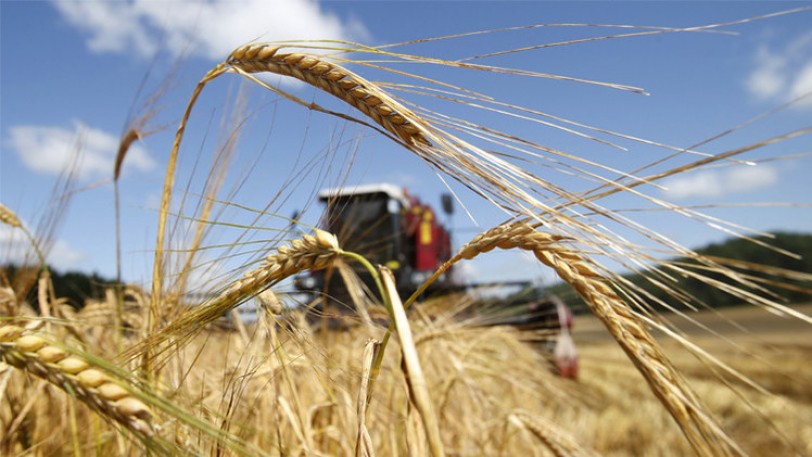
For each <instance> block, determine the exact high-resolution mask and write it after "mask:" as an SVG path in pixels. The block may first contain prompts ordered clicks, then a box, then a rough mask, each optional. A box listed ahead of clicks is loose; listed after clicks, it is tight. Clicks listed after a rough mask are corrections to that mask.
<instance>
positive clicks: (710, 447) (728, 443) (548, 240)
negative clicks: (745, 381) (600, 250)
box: [449, 222, 744, 456]
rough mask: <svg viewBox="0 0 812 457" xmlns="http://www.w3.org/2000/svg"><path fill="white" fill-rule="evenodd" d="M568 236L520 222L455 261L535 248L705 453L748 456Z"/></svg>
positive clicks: (485, 236) (476, 242)
mask: <svg viewBox="0 0 812 457" xmlns="http://www.w3.org/2000/svg"><path fill="white" fill-rule="evenodd" d="M563 239H564V237H560V236H556V235H550V234H547V233H543V232H538V231H536V230H535V229H533V227H531V226H530V225H528V224H525V223H521V222H514V223H510V224H504V225H501V226H497V227H495V228H493V229H491V230H488V231H486V232H483V233H482V234H480V235H478V236H476V237H475V238H474V239H473V240H471V242H469V243H468V244H466V245H465V246H463V247H462V249H461V250H460V252H459V254H457V256H455V258H454V259H452V260H451V261H450V262H449V263H451V262H454V261H457V260H459V259H471V258H473V257H475V256H476V255H478V254H480V253H482V252H488V251H490V250H493V249H495V248H497V247H498V248H501V249H513V248H519V249H524V250H528V251H532V252H533V253H534V254H535V256H536V258H537V259H538V260H539V261H541V262H542V263H544V264H545V265H547V266H549V267H550V268H552V269H553V270H554V271H555V272H556V274H558V276H559V277H560V278H561V279H562V280H563V281H564V282H566V283H567V284H569V285H570V286H571V287H572V288H573V289H575V291H576V292H578V294H579V295H581V297H583V298H584V301H586V303H587V304H588V305H589V307H590V309H591V310H592V313H594V314H595V315H596V316H597V317H598V318H599V319H600V320H601V322H603V324H604V326H605V327H606V328H607V329H608V330H609V332H610V333H611V334H612V336H613V337H614V338H615V340H616V341H617V342H618V344H619V345H620V346H621V348H623V350H624V352H626V355H627V356H628V357H629V358H630V359H631V361H632V362H633V363H634V365H635V366H636V367H637V369H638V371H640V373H641V374H642V375H643V377H645V379H646V381H647V382H648V384H649V387H650V388H651V390H652V391H653V392H654V394H655V395H656V396H657V398H659V400H660V402H661V403H662V404H663V405H664V406H665V408H666V409H667V410H668V412H669V413H670V414H671V416H672V417H673V418H674V419H675V420H676V421H677V423H678V424H679V426H680V428H681V429H682V431H683V434H684V435H685V437H686V438H687V439H688V441H689V442H690V443H691V445H692V446H693V448H694V450H695V451H696V452H697V453H698V454H699V455H706V456H728V455H743V454H744V452H743V451H742V450H741V449H740V448H739V447H738V446H737V445H736V444H735V443H734V442H733V441H732V440H731V439H730V438H729V437H728V436H727V435H726V434H725V433H724V431H722V430H721V428H719V426H718V425H717V424H716V423H715V422H714V421H713V419H711V418H710V416H709V415H708V414H707V413H706V412H705V411H704V410H703V407H702V406H701V404H700V402H699V400H698V397H697V396H696V394H695V393H694V392H693V391H692V389H691V388H690V386H689V385H688V384H687V382H686V381H685V380H684V379H683V378H682V376H680V375H679V372H678V371H677V370H676V368H675V367H674V366H673V365H672V364H671V362H670V360H669V359H668V357H666V355H665V354H664V353H663V351H662V349H660V346H659V345H658V344H657V342H656V341H655V340H654V338H653V337H652V336H651V334H650V333H649V332H648V330H646V328H645V326H644V325H643V324H642V323H641V321H640V319H638V318H637V317H636V316H635V314H634V313H633V311H632V309H631V308H630V307H629V306H628V305H627V304H626V303H625V302H624V301H623V299H622V298H620V296H618V294H617V293H616V292H615V291H614V290H613V289H612V287H610V284H611V282H610V281H609V280H607V279H606V278H604V277H603V276H602V275H601V274H600V273H598V272H597V271H596V269H595V268H594V267H593V266H592V265H591V264H590V263H589V262H588V261H587V260H585V259H584V257H583V256H581V255H580V254H578V253H577V252H575V251H573V250H572V249H570V248H568V247H566V246H564V245H563V244H562V243H561V241H562V240H563Z"/></svg>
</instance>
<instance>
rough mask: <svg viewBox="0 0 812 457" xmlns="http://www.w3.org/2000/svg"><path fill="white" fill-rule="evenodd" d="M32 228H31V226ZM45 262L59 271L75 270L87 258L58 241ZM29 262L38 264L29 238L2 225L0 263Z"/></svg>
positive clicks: (63, 242) (49, 251)
mask: <svg viewBox="0 0 812 457" xmlns="http://www.w3.org/2000/svg"><path fill="white" fill-rule="evenodd" d="M29 227H30V226H29ZM44 254H45V261H46V262H48V265H51V266H53V267H54V268H56V269H57V270H61V271H65V270H75V269H77V268H81V267H82V263H83V262H84V261H86V260H87V256H86V255H85V254H84V253H83V252H80V251H78V250H76V249H74V248H73V247H71V246H70V245H69V244H68V243H67V242H65V241H64V240H56V241H55V242H53V243H52V244H51V246H50V248H49V249H48V252H45V253H44ZM25 262H28V263H29V264H32V263H33V264H36V263H38V261H37V257H36V255H35V254H34V250H33V248H32V246H31V243H30V241H29V240H28V238H26V237H25V236H23V233H22V231H20V230H19V229H15V228H13V227H10V226H7V225H0V263H14V264H17V265H20V264H23V263H25Z"/></svg>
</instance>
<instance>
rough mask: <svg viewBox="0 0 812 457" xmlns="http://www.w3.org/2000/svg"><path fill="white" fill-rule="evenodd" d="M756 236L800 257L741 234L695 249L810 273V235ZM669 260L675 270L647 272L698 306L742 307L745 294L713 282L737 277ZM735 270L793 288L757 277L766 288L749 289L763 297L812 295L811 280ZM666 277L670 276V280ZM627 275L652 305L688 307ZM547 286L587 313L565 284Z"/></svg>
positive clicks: (787, 298) (643, 280) (732, 282)
mask: <svg viewBox="0 0 812 457" xmlns="http://www.w3.org/2000/svg"><path fill="white" fill-rule="evenodd" d="M758 240H760V241H763V242H764V243H766V244H769V245H770V246H773V247H775V248H777V249H779V250H785V251H789V252H792V253H794V254H797V255H799V256H800V258H793V257H790V256H788V255H786V254H783V253H781V252H776V250H774V249H769V248H766V247H764V246H759V245H758V244H756V243H754V242H752V241H748V240H743V239H740V238H734V239H730V240H727V241H725V242H722V243H716V244H711V245H709V246H706V247H704V248H701V249H697V250H696V252H697V253H699V254H703V255H706V256H711V257H718V258H724V259H733V260H739V261H744V262H749V263H753V264H759V265H766V266H770V267H776V268H781V269H784V270H790V271H794V272H801V273H807V274H812V235H805V234H795V233H775V234H774V238H772V239H770V238H767V237H761V238H758ZM668 263H669V264H671V265H673V266H674V268H668V267H659V268H657V269H652V270H649V271H648V272H646V276H648V277H650V278H656V280H658V281H660V282H661V283H663V284H665V285H667V286H669V287H671V288H672V289H675V290H676V291H678V292H679V293H681V294H684V296H685V297H691V301H692V302H693V303H694V304H700V305H702V304H704V305H707V306H710V307H724V306H733V305H738V304H741V303H743V302H744V300H743V298H742V297H739V296H736V295H733V294H730V293H728V292H725V291H724V290H721V289H720V288H719V287H717V285H714V283H713V282H712V281H719V282H722V283H725V284H730V285H738V286H739V287H742V286H741V285H740V284H738V283H737V282H736V281H735V280H733V279H731V278H729V277H726V276H725V275H722V274H719V273H714V272H712V271H709V270H707V269H705V268H704V267H703V266H702V265H700V264H698V263H697V262H696V261H693V260H690V259H687V258H677V259H671V260H670V261H669V262H668ZM675 268H684V269H686V270H687V271H689V272H693V273H696V274H701V275H703V276H706V277H708V278H710V279H711V282H709V281H702V280H699V279H696V278H694V277H691V275H690V274H685V273H681V272H679V271H677V270H676V269H675ZM731 268H732V269H733V270H734V271H736V272H740V273H742V274H743V275H747V276H748V277H755V278H761V279H764V280H769V281H776V282H781V283H785V284H787V285H788V286H789V287H780V286H777V285H774V284H767V283H763V282H755V280H753V281H754V284H758V286H759V287H763V288H764V290H762V291H757V290H753V289H751V291H752V292H755V293H757V295H759V296H762V297H765V298H768V299H773V300H777V301H783V302H787V303H797V302H804V301H809V300H810V299H812V282H811V281H801V280H798V279H790V278H784V277H780V276H776V275H771V274H766V273H760V272H757V271H753V270H752V269H749V268H746V267H744V266H742V267H732V266H731ZM666 275H667V276H668V277H670V278H671V279H668V278H667V277H666ZM623 277H624V278H626V279H627V280H628V281H630V282H632V283H634V284H635V285H637V286H639V287H640V288H642V289H643V290H645V291H646V292H647V293H649V294H651V295H652V296H653V297H654V298H652V297H644V298H645V302H646V303H647V304H648V305H649V306H651V307H652V308H654V309H658V310H662V309H664V308H666V307H667V306H670V307H674V308H677V309H685V305H684V304H683V303H682V302H681V300H680V299H679V298H678V297H676V296H674V295H672V294H668V293H667V292H666V291H664V290H663V289H662V287H659V286H657V285H656V284H654V283H652V282H651V281H650V280H648V279H646V278H645V277H644V276H643V275H642V274H626V275H623ZM674 280H676V282H674ZM547 290H548V292H549V293H551V294H556V295H558V296H559V297H561V298H562V299H563V300H564V301H565V302H567V304H569V305H570V307H572V308H573V309H574V310H577V311H586V309H587V308H586V305H585V304H584V303H583V301H582V300H581V299H580V297H578V296H577V294H576V293H575V292H574V291H573V290H572V289H571V288H570V287H569V286H568V285H567V284H563V283H559V284H555V285H553V286H552V287H550V288H548V289H547ZM773 294H774V295H773ZM658 300H659V301H658ZM666 305H667V306H666Z"/></svg>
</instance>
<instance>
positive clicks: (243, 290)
mask: <svg viewBox="0 0 812 457" xmlns="http://www.w3.org/2000/svg"><path fill="white" fill-rule="evenodd" d="M341 252H342V251H341V249H340V248H339V246H338V239H337V238H336V236H335V235H333V234H331V233H327V232H325V231H322V230H318V229H316V234H315V236H313V235H304V236H303V238H302V239H298V240H293V242H292V243H291V245H289V246H287V245H286V246H280V247H279V249H278V250H277V252H275V253H274V254H271V255H269V256H268V257H267V258H266V259H265V261H264V262H263V263H262V264H261V265H260V266H259V267H257V268H255V269H253V270H250V271H248V272H247V273H245V274H244V275H243V277H242V278H240V279H238V280H236V281H234V282H233V283H231V285H230V286H228V287H227V288H226V289H225V290H224V291H223V292H221V293H220V294H218V295H217V296H216V297H214V298H212V299H210V300H208V301H206V302H204V303H202V304H201V305H200V306H196V307H194V308H193V309H191V310H189V311H187V312H186V313H184V314H183V315H181V316H180V317H178V318H177V319H176V320H175V321H173V322H171V323H170V324H168V325H167V327H166V328H164V329H162V330H161V331H159V332H156V333H153V334H152V335H149V336H148V337H147V338H145V339H144V340H143V341H142V342H140V343H139V344H137V345H136V346H134V347H133V348H131V349H129V350H128V351H126V353H125V354H126V355H127V356H135V355H137V354H140V353H144V351H145V350H150V349H151V348H154V347H157V346H158V345H160V344H161V343H163V342H165V341H166V340H168V339H170V338H173V339H174V340H175V341H182V340H184V339H185V338H186V337H188V336H190V335H192V334H193V333H194V332H196V331H198V330H200V329H202V328H203V327H205V326H206V325H207V324H209V323H211V322H212V321H214V320H215V319H217V318H218V317H220V316H222V315H223V314H224V313H226V312H228V311H229V310H231V309H233V308H234V307H236V306H237V305H239V304H240V303H242V302H243V301H244V300H245V299H246V298H248V297H249V296H251V295H254V294H257V293H258V292H260V291H262V290H263V289H265V288H267V287H268V286H269V285H271V284H273V283H276V282H278V281H280V280H282V279H285V278H287V277H290V276H293V275H295V274H296V273H299V272H301V271H305V270H321V269H324V268H327V267H328V266H329V265H330V263H331V262H332V261H333V259H335V258H336V257H337V256H338V255H340V254H341Z"/></svg>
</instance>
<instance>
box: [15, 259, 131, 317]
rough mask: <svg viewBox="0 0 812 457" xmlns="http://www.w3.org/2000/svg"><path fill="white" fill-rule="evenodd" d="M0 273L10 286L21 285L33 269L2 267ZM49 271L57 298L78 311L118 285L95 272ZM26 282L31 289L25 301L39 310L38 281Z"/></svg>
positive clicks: (50, 269)
mask: <svg viewBox="0 0 812 457" xmlns="http://www.w3.org/2000/svg"><path fill="white" fill-rule="evenodd" d="M0 271H2V276H0V277H2V278H3V280H4V281H7V282H8V283H9V284H14V283H19V281H18V279H19V277H20V276H22V275H26V276H31V275H32V269H31V267H18V266H16V265H6V266H3V267H0ZM49 271H50V273H51V281H52V282H53V285H54V292H55V294H56V297H57V298H65V299H67V300H68V303H70V305H71V306H73V307H74V308H76V309H80V308H82V307H83V306H84V305H85V300H86V299H88V298H92V299H101V298H103V297H104V290H105V289H106V288H109V287H112V286H114V285H115V284H116V282H115V281H114V280H110V279H106V278H104V277H102V276H99V275H98V274H97V273H95V272H94V273H92V274H90V275H88V274H86V273H82V272H78V271H68V272H65V273H59V272H58V271H56V270H54V269H52V268H50V267H49ZM32 279H35V278H32ZM26 282H28V283H30V285H31V289H30V290H29V291H28V293H27V294H26V296H25V297H26V298H25V299H26V301H28V303H29V304H31V306H33V307H34V309H37V310H38V309H39V304H38V303H37V287H38V286H37V281H36V280H31V281H26Z"/></svg>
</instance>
